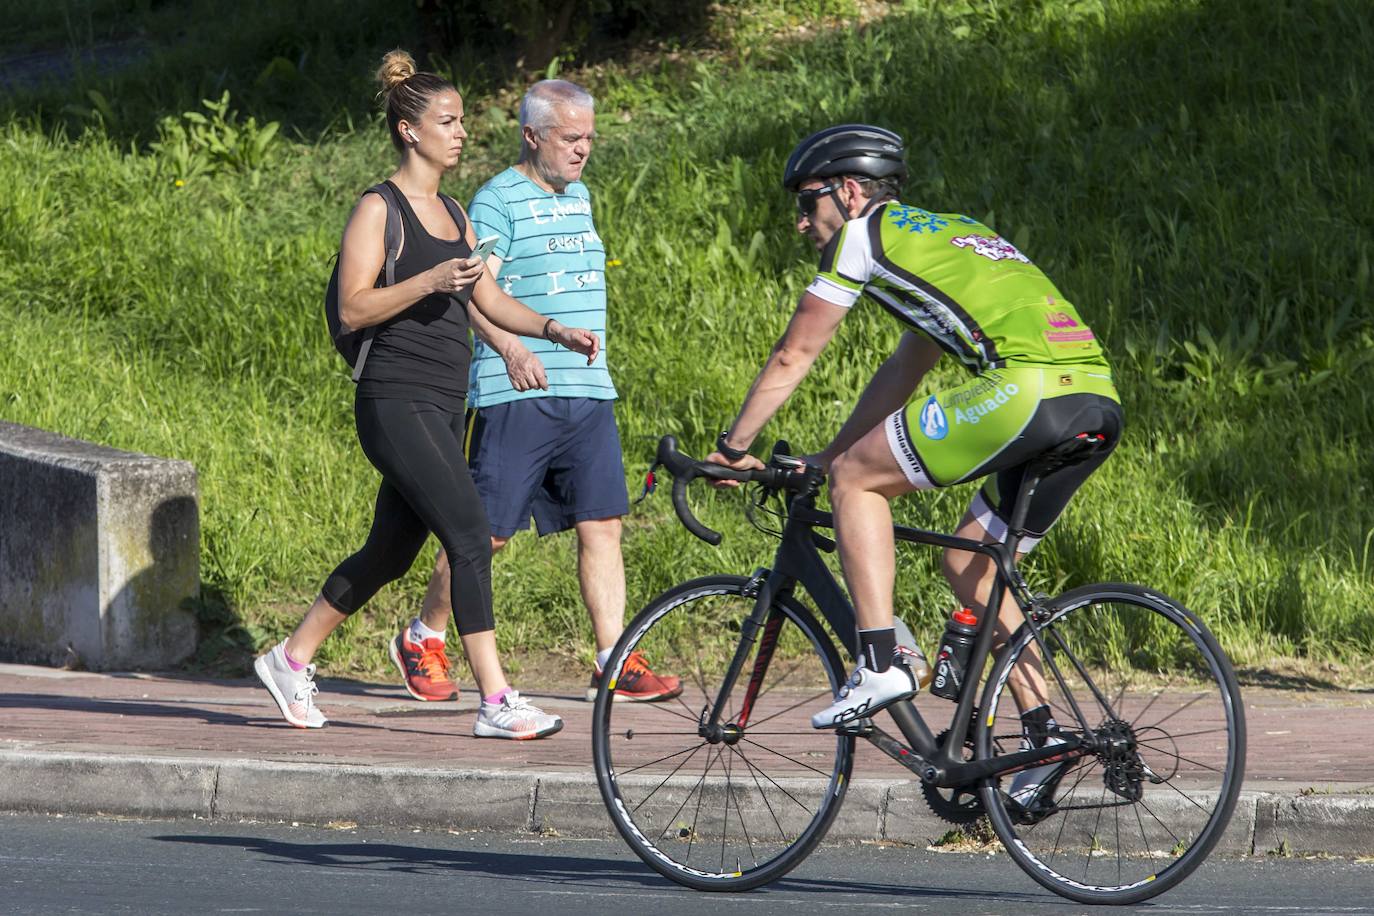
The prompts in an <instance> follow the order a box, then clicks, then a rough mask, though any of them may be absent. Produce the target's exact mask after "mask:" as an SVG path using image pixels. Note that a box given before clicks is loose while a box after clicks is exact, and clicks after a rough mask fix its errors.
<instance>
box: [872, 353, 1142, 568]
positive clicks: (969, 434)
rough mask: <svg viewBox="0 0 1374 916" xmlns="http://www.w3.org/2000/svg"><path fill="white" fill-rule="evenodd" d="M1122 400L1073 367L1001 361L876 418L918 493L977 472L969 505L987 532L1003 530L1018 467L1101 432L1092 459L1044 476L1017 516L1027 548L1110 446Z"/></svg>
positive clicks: (1092, 374)
mask: <svg viewBox="0 0 1374 916" xmlns="http://www.w3.org/2000/svg"><path fill="white" fill-rule="evenodd" d="M1121 426H1122V418H1121V405H1120V404H1119V403H1118V402H1117V397H1116V389H1115V388H1114V387H1113V385H1112V380H1111V376H1110V375H1109V374H1107V373H1106V372H1104V371H1101V370H1094V369H1088V368H1082V367H1068V368H1066V367H1055V366H1008V367H1005V368H1002V369H993V370H990V371H988V372H987V373H985V374H983V375H980V376H978V377H977V378H975V379H973V380H972V381H969V382H966V383H965V384H963V385H960V386H959V387H958V388H954V389H951V390H949V391H941V392H938V393H936V394H932V395H928V396H922V397H918V398H916V399H914V400H913V401H912V402H911V403H910V404H908V405H907V406H906V407H904V408H902V409H901V410H899V411H897V412H896V413H893V414H892V415H891V416H890V417H888V418H887V420H886V421H885V422H884V424H883V428H884V431H885V432H886V433H887V443H888V447H889V448H890V449H891V450H892V456H893V457H894V458H896V459H897V464H898V466H899V467H901V469H902V473H903V474H905V475H906V479H907V481H908V482H909V483H910V484H911V485H912V486H913V487H915V488H916V489H918V490H927V489H932V488H934V487H946V486H951V485H953V484H956V483H963V482H965V481H969V480H976V479H978V478H980V477H986V478H987V480H986V482H985V483H984V484H983V486H982V488H981V489H980V490H979V491H978V494H977V495H976V496H975V497H974V499H973V503H972V505H971V506H970V507H969V511H970V512H971V513H972V514H973V516H974V517H975V518H976V519H978V522H979V524H981V525H982V526H983V529H984V530H985V531H987V532H988V534H990V535H992V536H993V537H994V538H997V539H999V540H1000V539H1001V538H1003V537H1005V536H1006V531H1007V524H1008V522H1009V521H1010V520H1011V513H1012V508H1013V506H1012V503H1013V502H1014V501H1015V499H1016V495H1017V493H1018V492H1019V490H1020V486H1021V478H1022V475H1023V474H1024V472H1025V468H1026V465H1027V464H1028V463H1029V462H1030V461H1031V460H1032V459H1034V458H1036V457H1038V456H1039V455H1040V454H1042V453H1043V452H1045V451H1046V450H1048V449H1050V448H1053V447H1054V446H1056V445H1058V444H1059V443H1061V442H1064V441H1066V440H1068V439H1071V438H1073V437H1074V436H1076V435H1078V434H1079V433H1093V434H1100V435H1103V436H1105V437H1106V439H1107V447H1106V448H1104V449H1103V450H1101V451H1099V452H1098V453H1097V454H1096V455H1094V456H1093V458H1092V459H1090V460H1088V461H1085V462H1082V463H1080V464H1076V465H1072V466H1070V467H1066V468H1061V469H1059V470H1057V471H1053V472H1051V473H1050V474H1048V475H1046V476H1045V477H1044V479H1043V480H1042V481H1041V483H1040V486H1039V487H1038V488H1037V489H1036V491H1035V500H1034V501H1033V502H1032V504H1031V508H1030V513H1029V514H1028V516H1027V517H1026V529H1027V535H1026V537H1024V538H1023V539H1022V540H1021V542H1020V544H1019V549H1020V550H1021V551H1023V552H1025V551H1029V550H1030V549H1031V548H1032V547H1034V546H1035V545H1036V544H1037V543H1039V541H1040V539H1041V538H1042V537H1044V535H1045V533H1046V532H1047V531H1049V529H1050V526H1051V525H1053V524H1054V521H1055V519H1057V518H1058V517H1059V515H1060V513H1062V512H1063V511H1064V507H1065V506H1067V505H1068V502H1069V498H1070V497H1072V496H1073V494H1074V491H1075V490H1077V489H1078V488H1079V486H1081V485H1082V483H1083V481H1085V480H1087V478H1088V475H1090V474H1091V473H1092V472H1093V471H1094V470H1096V468H1097V467H1098V465H1100V464H1101V463H1102V462H1103V461H1104V460H1106V458H1107V455H1108V454H1109V453H1110V452H1111V450H1112V449H1113V448H1115V447H1116V443H1117V441H1118V440H1119V439H1120V437H1121Z"/></svg>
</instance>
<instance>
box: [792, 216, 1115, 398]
mask: <svg viewBox="0 0 1374 916" xmlns="http://www.w3.org/2000/svg"><path fill="white" fill-rule="evenodd" d="M807 291H808V292H810V293H812V294H814V295H816V296H818V297H819V298H821V299H824V300H825V301H827V302H831V303H834V304H836V305H841V306H846V307H848V306H852V305H853V304H854V303H855V301H856V300H857V299H858V297H859V296H860V295H861V294H867V295H868V296H870V297H871V298H872V299H874V300H875V301H877V302H878V303H879V304H880V305H882V307H883V308H884V309H886V310H887V311H888V312H890V313H892V315H894V316H895V317H896V318H897V319H898V320H899V321H901V322H902V323H903V324H905V325H907V326H909V327H911V328H913V329H919V330H921V331H924V332H925V333H926V334H928V335H930V337H931V338H932V339H933V340H934V341H935V343H937V344H938V345H939V346H940V347H941V348H942V349H943V350H945V351H947V352H948V353H950V354H951V355H953V356H955V357H956V358H957V359H959V360H960V362H962V363H963V364H964V365H965V366H967V367H968V368H969V369H970V370H972V371H973V372H975V373H978V374H980V375H981V374H982V373H984V372H986V371H988V370H990V369H1000V368H1003V367H1006V366H1014V365H1018V364H1019V365H1031V366H1071V365H1082V366H1098V367H1104V368H1105V367H1106V364H1107V363H1106V357H1105V355H1104V354H1103V352H1102V348H1101V346H1099V345H1098V342H1097V339H1096V338H1095V337H1094V336H1093V332H1092V329H1091V328H1089V327H1088V325H1087V323H1086V322H1084V321H1083V319H1082V318H1081V317H1080V316H1079V314H1078V310H1077V309H1076V308H1074V306H1073V303H1071V302H1069V301H1068V300H1067V299H1065V298H1064V297H1063V295H1062V294H1061V293H1060V292H1059V290H1058V289H1057V288H1056V287H1055V285H1054V284H1053V283H1051V282H1050V280H1049V278H1048V277H1046V276H1045V274H1044V273H1043V272H1042V271H1041V270H1040V269H1039V268H1038V267H1036V266H1035V265H1034V264H1032V263H1031V261H1030V259H1029V258H1027V257H1026V256H1025V255H1024V254H1022V253H1021V252H1020V251H1018V250H1017V249H1016V247H1015V246H1014V245H1012V244H1011V243H1010V242H1008V241H1007V240H1006V239H1003V238H1002V237H1001V236H999V235H998V234H997V233H996V232H993V231H992V230H991V229H989V228H988V227H987V226H984V225H983V224H982V223H979V222H978V221H977V220H974V219H970V218H969V217H967V216H961V215H959V214H956V213H932V212H930V211H928V210H922V209H921V208H919V207H912V206H908V205H906V204H902V203H899V202H897V201H887V202H885V203H881V204H877V205H875V206H874V207H872V209H870V210H869V212H868V213H866V214H865V215H863V216H860V217H858V218H856V219H852V220H850V221H849V222H847V223H845V225H844V226H843V228H841V229H840V231H839V232H837V233H835V236H834V237H833V238H832V239H831V240H830V243H829V244H828V245H826V247H825V249H824V250H823V252H822V254H821V266H820V271H819V273H818V274H817V275H816V279H815V280H814V281H812V283H811V285H810V287H808V290H807Z"/></svg>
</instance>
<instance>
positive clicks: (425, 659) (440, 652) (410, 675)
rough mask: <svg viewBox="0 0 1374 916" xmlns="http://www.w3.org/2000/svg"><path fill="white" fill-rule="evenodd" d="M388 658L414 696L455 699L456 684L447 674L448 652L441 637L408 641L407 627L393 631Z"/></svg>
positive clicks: (431, 699)
mask: <svg viewBox="0 0 1374 916" xmlns="http://www.w3.org/2000/svg"><path fill="white" fill-rule="evenodd" d="M387 648H388V649H390V650H391V660H392V661H393V662H395V663H396V667H397V668H398V669H399V670H400V672H401V679H402V680H404V681H405V685H406V690H407V691H409V692H410V695H411V696H413V697H414V698H415V699H417V700H429V701H443V700H456V699H458V685H457V684H455V683H454V682H453V678H451V677H449V675H448V669H449V667H450V666H449V660H448V653H446V652H445V651H444V641H443V640H442V639H426V640H424V641H423V642H420V643H414V642H411V641H410V630H409V628H407V629H404V630H402V631H401V632H399V633H397V634H396V638H395V639H393V640H392V641H391V643H390V644H389V645H388V646H387Z"/></svg>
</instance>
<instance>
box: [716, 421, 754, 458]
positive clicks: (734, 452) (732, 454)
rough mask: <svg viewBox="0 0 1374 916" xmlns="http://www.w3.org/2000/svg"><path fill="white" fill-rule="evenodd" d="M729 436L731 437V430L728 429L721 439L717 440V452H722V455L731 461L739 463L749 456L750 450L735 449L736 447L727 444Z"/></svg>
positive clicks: (721, 435)
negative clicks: (726, 438)
mask: <svg viewBox="0 0 1374 916" xmlns="http://www.w3.org/2000/svg"><path fill="white" fill-rule="evenodd" d="M728 435H730V430H728V429H727V430H725V431H723V432H722V433H721V434H720V436H719V437H717V438H716V451H718V452H720V453H721V454H722V455H724V456H725V457H726V458H729V459H730V460H731V461H739V460H740V459H741V458H743V457H744V456H745V455H747V454H749V449H747V448H735V447H734V446H732V445H730V444H729V443H728V442H726V441H725V437H726V436H728Z"/></svg>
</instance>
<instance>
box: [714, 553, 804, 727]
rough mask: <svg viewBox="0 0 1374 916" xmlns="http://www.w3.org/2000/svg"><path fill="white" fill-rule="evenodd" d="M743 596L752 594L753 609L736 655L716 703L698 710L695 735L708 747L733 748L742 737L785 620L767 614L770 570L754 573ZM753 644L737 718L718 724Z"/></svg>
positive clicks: (743, 626)
mask: <svg viewBox="0 0 1374 916" xmlns="http://www.w3.org/2000/svg"><path fill="white" fill-rule="evenodd" d="M744 594H745V595H746V596H750V595H751V594H752V597H753V598H754V609H753V611H752V612H750V614H749V616H748V617H746V618H745V619H744V622H743V623H741V624H740V640H739V645H738V646H737V647H736V648H735V656H734V658H732V659H731V660H730V667H729V668H728V669H727V670H726V672H725V677H724V678H723V679H722V681H721V684H720V691H719V692H718V693H717V694H716V699H715V702H714V703H712V704H711V706H710V707H709V710H708V709H703V710H702V711H701V721H700V722H699V723H698V725H697V733H698V734H700V735H701V737H703V738H705V739H706V740H707V741H709V742H710V743H711V744H719V743H721V742H725V743H726V744H732V745H733V744H735V743H736V742H738V741H739V739H740V738H741V737H742V736H743V734H744V729H745V726H747V725H748V724H749V713H750V712H751V711H752V710H753V706H754V700H755V698H756V697H757V696H758V692H759V686H760V685H761V684H762V683H763V679H764V676H765V675H767V673H768V665H769V662H771V661H772V659H773V648H774V646H776V645H777V641H778V634H779V633H780V632H781V631H782V624H783V621H784V619H785V618H784V617H783V615H782V613H781V612H780V611H778V612H772V613H770V611H771V610H772V606H773V598H774V596H775V595H776V594H777V588H776V586H775V585H774V583H773V582H772V576H771V575H770V570H768V569H763V568H760V569H757V570H755V571H754V575H753V576H751V577H750V578H749V582H748V584H747V585H745V587H744ZM755 643H759V651H758V655H757V656H755V658H754V669H753V671H752V672H751V673H750V675H749V686H748V687H747V688H746V690H745V694H744V701H743V703H742V705H741V706H740V713H739V717H738V719H737V720H736V721H734V722H728V723H725V724H721V719H722V717H723V716H724V714H725V704H726V703H727V702H728V698H729V696H730V693H731V691H733V690H734V689H735V682H736V681H738V680H739V676H740V674H742V673H743V671H744V666H745V664H746V662H748V660H749V655H750V654H751V653H752V652H753V651H754V644H755ZM708 712H709V715H708Z"/></svg>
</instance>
